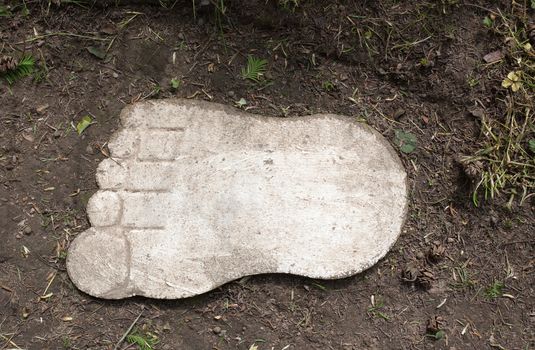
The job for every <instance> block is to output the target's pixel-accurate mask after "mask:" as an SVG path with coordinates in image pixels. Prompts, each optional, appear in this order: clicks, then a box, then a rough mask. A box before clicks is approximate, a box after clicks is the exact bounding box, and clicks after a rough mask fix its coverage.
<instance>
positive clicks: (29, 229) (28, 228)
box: [24, 226, 32, 235]
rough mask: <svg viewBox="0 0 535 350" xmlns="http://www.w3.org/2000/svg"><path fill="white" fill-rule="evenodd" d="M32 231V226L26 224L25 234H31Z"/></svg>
mask: <svg viewBox="0 0 535 350" xmlns="http://www.w3.org/2000/svg"><path fill="white" fill-rule="evenodd" d="M31 233H32V228H31V227H30V226H26V227H25V228H24V234H25V235H30V234H31Z"/></svg>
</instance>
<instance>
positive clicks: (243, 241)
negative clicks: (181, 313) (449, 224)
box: [67, 99, 407, 299]
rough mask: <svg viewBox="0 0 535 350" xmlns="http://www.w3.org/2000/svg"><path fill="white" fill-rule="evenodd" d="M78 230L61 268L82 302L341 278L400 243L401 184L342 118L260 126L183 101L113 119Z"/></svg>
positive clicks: (388, 159) (389, 154)
mask: <svg viewBox="0 0 535 350" xmlns="http://www.w3.org/2000/svg"><path fill="white" fill-rule="evenodd" d="M121 123H122V128H121V129H120V130H119V131H118V132H117V133H116V134H115V135H114V136H113V137H112V140H111V141H110V143H109V148H110V151H111V158H109V159H106V160H104V161H102V163H101V164H100V165H99V167H98V169H97V182H98V184H99V187H100V190H99V191H98V192H97V193H95V194H94V195H93V197H91V199H90V201H89V203H88V206H87V213H88V216H89V220H90V223H91V226H92V227H91V228H90V229H88V230H87V231H85V232H83V233H81V234H80V235H79V236H78V237H77V238H76V239H75V240H74V242H73V243H72V245H71V247H70V249H69V254H68V258H67V268H68V272H69V275H70V277H71V279H72V281H73V282H74V283H75V285H76V286H77V287H78V288H80V289H81V290H82V291H84V292H86V293H88V294H91V295H93V296H97V297H102V298H109V299H118V298H124V297H129V296H134V295H143V296H147V297H153V298H167V299H174V298H183V297H189V296H193V295H196V294H200V293H204V292H207V291H209V290H211V289H213V288H216V287H218V286H220V285H222V284H224V283H226V282H228V281H232V280H234V279H237V278H240V277H242V276H246V275H252V274H260V273H291V274H297V275H303V276H309V277H313V278H321V279H333V278H340V277H346V276H350V275H353V274H356V273H358V272H361V271H363V270H364V269H366V268H368V267H370V266H372V265H373V264H375V263H376V262H377V261H378V260H379V259H380V258H382V257H383V256H384V255H385V254H386V253H387V252H388V250H389V249H390V247H391V246H392V245H393V244H394V242H395V241H396V239H397V237H398V236H399V234H400V232H401V228H402V225H403V222H404V218H405V215H406V209H407V184H406V174H405V171H404V169H403V166H402V165H401V162H400V161H399V158H398V156H397V155H396V153H395V152H394V151H393V149H392V148H391V146H390V145H389V144H388V142H387V141H386V140H385V139H384V138H383V137H382V136H381V135H380V134H379V133H377V132H376V131H374V130H372V129H371V128H370V127H368V126H366V125H364V124H359V123H358V122H356V121H355V120H354V119H353V118H350V117H344V116H336V115H313V116H307V117H293V118H273V117H262V116H255V115H249V114H245V113H242V112H239V111H237V110H234V109H232V108H229V107H225V106H222V105H218V104H213V103H207V102H200V101H191V100H181V99H172V100H159V101H147V102H142V103H137V104H135V105H132V106H129V107H127V108H125V109H124V110H123V112H122V113H121Z"/></svg>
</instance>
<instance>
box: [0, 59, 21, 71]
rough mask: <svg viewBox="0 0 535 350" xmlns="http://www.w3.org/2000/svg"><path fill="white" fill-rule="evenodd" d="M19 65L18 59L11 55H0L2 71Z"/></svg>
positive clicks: (0, 68)
mask: <svg viewBox="0 0 535 350" xmlns="http://www.w3.org/2000/svg"><path fill="white" fill-rule="evenodd" d="M16 67H17V61H15V59H14V58H13V57H11V56H2V57H0V73H5V72H8V71H10V70H13V69H15V68H16Z"/></svg>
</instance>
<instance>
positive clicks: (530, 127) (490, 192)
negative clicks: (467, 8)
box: [462, 10, 535, 208]
mask: <svg viewBox="0 0 535 350" xmlns="http://www.w3.org/2000/svg"><path fill="white" fill-rule="evenodd" d="M494 17H495V18H496V20H495V22H492V23H491V26H492V28H491V30H493V31H494V32H495V33H497V34H499V35H500V36H503V37H504V38H505V41H506V42H508V43H510V44H509V46H508V48H509V49H508V52H507V53H506V56H507V57H506V60H505V63H506V64H505V65H502V66H500V65H493V66H491V67H490V69H494V71H491V74H496V75H497V77H501V79H503V81H502V88H505V89H506V90H507V91H506V94H507V96H506V97H505V99H502V100H501V101H502V102H503V103H504V105H503V106H504V108H503V111H504V112H503V115H502V116H500V115H496V116H492V117H489V116H483V118H482V120H481V128H482V133H481V134H482V136H483V137H482V140H481V141H480V146H481V148H480V149H479V150H478V151H477V152H475V154H474V155H471V156H467V157H463V158H462V161H463V163H464V164H466V165H470V164H471V165H476V168H478V170H477V171H476V172H477V179H475V181H474V184H475V186H474V191H473V193H472V201H473V203H474V205H476V206H478V205H479V195H480V194H481V193H482V194H483V197H484V199H485V200H488V199H493V198H496V197H497V196H499V195H500V194H506V195H508V196H509V198H508V201H507V206H508V207H509V208H511V206H512V205H513V202H514V201H515V199H519V202H520V205H522V204H523V203H524V202H525V201H526V200H527V199H528V198H530V197H532V196H533V195H535V106H534V103H533V101H534V97H535V52H534V48H533V46H532V45H531V44H530V39H529V37H528V32H529V31H528V28H529V26H528V21H527V18H526V17H525V16H524V15H520V16H514V15H511V16H505V15H503V14H502V12H500V11H499V10H497V12H496V13H495V14H494ZM503 68H506V69H507V70H504V69H503Z"/></svg>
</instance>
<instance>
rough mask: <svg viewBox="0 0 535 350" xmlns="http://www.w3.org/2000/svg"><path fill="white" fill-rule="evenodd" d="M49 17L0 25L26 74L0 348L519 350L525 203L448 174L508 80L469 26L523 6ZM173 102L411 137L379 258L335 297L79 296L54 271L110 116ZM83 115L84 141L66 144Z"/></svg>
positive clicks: (9, 172) (15, 138)
mask: <svg viewBox="0 0 535 350" xmlns="http://www.w3.org/2000/svg"><path fill="white" fill-rule="evenodd" d="M520 2H522V1H520ZM528 2H529V1H528ZM54 3H55V2H54V1H52V4H49V3H48V2H47V1H43V2H37V1H34V2H32V1H30V2H27V6H28V10H29V13H28V14H27V15H25V13H24V11H22V10H20V9H18V10H16V11H15V10H14V11H13V15H12V16H10V17H0V30H1V32H0V40H1V44H0V50H1V51H0V54H1V55H12V56H16V57H19V56H21V55H23V54H32V55H33V56H34V57H35V58H37V63H38V66H39V71H38V74H35V75H34V77H33V78H30V77H28V78H25V79H22V80H20V81H18V82H17V83H15V84H13V85H12V86H8V85H7V84H5V83H4V82H2V83H1V85H0V239H1V243H0V349H11V348H15V349H18V348H22V349H113V348H114V347H115V346H116V344H117V343H118V341H119V340H120V339H121V338H122V336H123V335H124V334H125V332H127V330H128V328H129V327H130V325H132V323H133V322H134V321H135V320H136V318H137V316H138V315H140V314H141V317H140V318H139V319H138V320H137V322H135V324H134V329H135V330H136V332H138V333H139V334H144V335H145V336H147V337H148V336H149V335H147V334H153V335H155V336H157V338H158V340H159V343H158V344H157V345H156V346H155V348H156V349H192V350H193V349H246V350H247V349H254V346H253V345H256V346H257V347H258V349H259V350H264V349H266V350H267V349H277V350H281V349H285V350H286V349H427V348H433V349H434V348H436V349H451V350H453V349H491V348H495V349H532V348H535V297H534V295H535V294H534V293H535V291H534V289H535V276H534V273H535V255H534V243H535V219H534V218H535V216H534V209H535V206H534V204H535V203H534V202H533V198H532V199H531V200H528V201H526V202H525V203H524V204H523V205H522V206H520V205H518V203H516V202H515V203H514V204H513V207H512V209H511V210H509V209H506V207H505V203H506V201H507V199H508V198H506V197H503V198H502V197H499V198H497V199H495V200H494V201H484V200H483V199H482V198H481V200H480V202H481V204H480V206H479V207H475V206H474V204H473V202H472V198H471V190H472V188H473V184H472V183H471V182H470V179H469V178H468V176H466V175H465V173H464V171H463V168H462V166H461V165H460V164H459V162H458V159H459V157H460V156H463V155H470V154H473V153H474V152H475V151H476V150H477V149H478V147H479V146H478V144H479V141H480V139H481V137H482V136H481V132H480V130H481V125H480V121H479V120H478V118H477V113H473V108H474V107H476V106H477V107H478V108H482V106H483V107H484V108H485V109H486V111H488V112H489V113H493V114H494V115H500V113H502V112H503V108H504V107H503V106H502V105H503V103H502V102H501V100H502V99H503V98H504V96H505V95H506V93H507V92H506V91H504V89H502V88H501V87H500V83H501V79H502V78H503V76H505V75H506V73H507V62H506V61H505V62H503V63H500V64H502V65H503V72H504V75H503V76H501V77H496V76H493V75H491V74H487V71H486V70H485V65H484V62H483V59H482V57H483V56H484V55H486V54H487V53H489V52H492V51H494V50H496V49H499V48H501V47H502V46H503V45H504V42H503V40H504V38H503V37H500V36H497V35H495V34H493V33H492V32H490V31H489V30H488V28H486V27H485V26H484V25H483V23H482V21H483V18H484V17H485V16H487V15H488V14H489V12H488V11H487V9H486V8H492V9H494V10H495V9H500V10H501V11H502V12H503V13H511V11H514V10H515V9H514V8H513V7H515V6H522V5H515V4H514V2H513V4H511V2H510V1H475V3H468V2H464V1H461V2H456V1H432V2H419V1H418V2H417V1H384V2H379V1H325V2H321V1H301V2H299V6H298V7H297V8H295V9H292V7H291V3H292V2H291V1H290V2H289V3H290V4H289V5H288V6H286V7H284V6H282V5H280V4H279V3H277V2H274V1H269V2H266V1H260V0H250V1H225V5H226V6H227V8H226V11H225V14H224V15H222V14H219V15H216V12H217V11H215V10H214V8H213V7H207V8H197V10H196V12H195V17H194V12H193V10H192V6H191V2H188V1H180V2H178V3H177V4H176V5H175V6H174V7H173V8H172V9H167V8H164V7H161V6H159V5H157V4H156V5H139V4H127V5H119V6H113V5H110V4H109V2H102V3H100V4H97V5H94V6H86V7H82V6H77V5H75V4H65V3H63V4H61V5H60V6H57V5H55V4H54ZM49 5H50V6H49ZM525 6H528V7H529V5H525ZM525 10H526V11H527V12H528V14H529V16H534V11H533V10H531V9H529V8H527V7H526V9H525ZM532 18H533V17H532ZM88 47H94V48H97V49H98V50H100V51H101V52H103V53H105V54H106V56H105V57H104V58H103V59H100V58H98V57H96V56H95V55H93V54H91V53H90V52H89V51H88ZM248 55H254V56H255V57H259V58H265V59H267V60H268V62H269V64H268V71H267V73H266V78H267V81H268V83H263V84H254V83H252V82H249V81H246V80H244V79H242V77H241V69H242V67H244V65H245V62H246V60H247V56H248ZM173 78H176V79H178V80H179V81H180V82H181V84H180V86H179V87H178V88H177V89H173V88H172V87H171V84H170V81H171V79H173ZM173 96H179V97H184V98H195V99H204V100H209V101H214V102H220V103H224V104H227V105H235V104H236V101H238V100H240V99H241V98H244V99H245V100H246V101H247V105H246V106H245V108H246V109H247V110H248V111H249V112H252V113H261V114H264V115H272V116H280V117H288V116H294V115H304V114H310V113H321V112H325V113H338V114H345V115H350V116H354V117H355V118H359V119H360V120H362V121H364V122H366V123H368V124H370V125H372V126H373V127H374V128H376V129H377V130H379V131H380V132H381V133H382V134H383V135H384V136H385V137H386V138H387V139H389V140H390V141H391V142H392V144H394V145H395V131H396V130H403V131H404V132H410V133H412V134H413V135H415V136H416V138H417V141H418V145H417V148H416V150H415V151H414V152H412V153H408V154H405V153H401V152H400V156H401V157H402V160H403V162H404V164H405V167H406V169H407V172H408V174H409V177H410V189H411V190H410V203H411V204H410V210H409V216H408V219H407V222H406V225H405V228H404V230H403V234H402V236H401V237H400V239H399V241H398V242H397V243H396V245H395V246H394V248H393V250H392V251H391V252H390V253H389V254H388V255H387V256H386V258H384V259H383V260H382V261H381V262H380V263H378V264H377V265H376V266H374V267H373V268H371V269H369V270H368V271H366V272H364V273H361V274H359V275H357V276H354V277H351V278H347V279H343V280H335V281H319V280H311V279H307V278H302V277H298V276H290V275H261V276H252V277H247V278H243V279H242V280H240V281H235V282H232V283H229V284H226V285H224V286H222V287H221V288H218V289H217V290H214V291H212V292H210V293H207V294H205V295H201V296H199V297H195V298H190V299H186V300H177V301H158V300H150V299H144V298H131V299H127V300H122V301H106V300H99V299H95V298H92V297H90V296H88V295H85V294H83V293H81V292H79V291H78V290H77V289H76V288H75V287H74V286H73V284H72V283H71V282H70V280H69V278H68V275H67V273H66V271H65V257H66V254H67V249H68V246H69V243H70V242H71V241H72V240H73V238H74V237H75V236H76V234H77V233H79V232H82V231H83V230H85V229H86V228H87V227H88V221H87V218H86V215H85V206H86V203H87V200H88V198H89V197H90V196H91V194H92V193H94V192H95V191H96V190H97V187H96V183H95V170H96V167H97V165H98V163H99V162H100V161H101V160H102V159H104V158H105V157H106V156H107V149H106V142H107V140H108V139H109V137H110V135H111V134H112V133H113V131H114V130H116V129H117V128H118V123H119V120H118V115H119V112H120V110H121V109H122V108H123V107H124V106H125V105H126V104H129V103H132V102H135V101H139V100H142V99H148V98H153V99H154V98H168V97H173ZM470 111H472V112H470ZM85 115H90V116H91V118H92V119H93V120H94V121H95V123H94V124H93V125H91V126H90V127H89V128H87V129H86V130H85V131H84V132H83V133H82V134H81V135H78V134H77V133H76V131H75V130H74V128H73V125H74V126H75V125H76V124H77V123H78V121H79V120H80V119H81V118H82V117H83V116H85ZM395 146H396V147H397V145H395ZM500 283H503V285H504V287H503V289H502V290H501V291H500V290H499V288H497V286H499V284H500ZM493 285H494V286H495V287H496V288H494V290H495V291H497V292H498V293H494V295H493V293H492V289H491V286H493ZM441 331H442V332H441ZM433 335H434V336H433ZM437 338H439V339H437ZM136 347H137V345H130V344H129V343H128V342H126V341H125V342H122V343H121V344H119V346H118V347H117V348H118V349H126V348H129V349H135V348H136Z"/></svg>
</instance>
